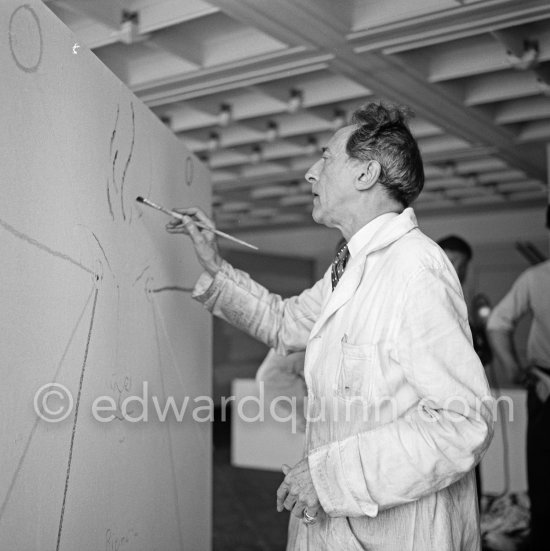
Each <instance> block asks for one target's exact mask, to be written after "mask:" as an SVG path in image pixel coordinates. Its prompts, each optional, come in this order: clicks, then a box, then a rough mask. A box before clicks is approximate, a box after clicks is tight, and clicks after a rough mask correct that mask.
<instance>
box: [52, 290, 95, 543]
mask: <svg viewBox="0 0 550 551" xmlns="http://www.w3.org/2000/svg"><path fill="white" fill-rule="evenodd" d="M98 293H99V291H98V289H96V290H95V293H94V304H93V306H92V315H91V318H90V328H89V330H88V338H87V340H86V349H85V351H84V360H83V362H82V371H81V373H80V381H79V384H78V395H77V398H76V402H75V410H74V420H73V430H72V433H71V443H70V446H69V460H68V462H67V475H66V477H65V489H64V491H63V503H62V505H61V517H60V519H59V530H58V532H57V545H56V548H55V549H56V551H59V545H60V543H61V534H62V530H63V518H64V516H65V505H66V503H67V494H68V491H69V479H70V476H71V464H72V459H73V449H74V441H75V436H76V424H77V421H78V409H79V406H80V398H81V396H82V385H83V383H84V372H85V371H86V362H87V360H88V352H89V350H90V341H91V338H92V330H93V327H94V319H95V311H96V306H97V296H98Z"/></svg>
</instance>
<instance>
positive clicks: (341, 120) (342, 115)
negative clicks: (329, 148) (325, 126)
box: [332, 109, 348, 130]
mask: <svg viewBox="0 0 550 551" xmlns="http://www.w3.org/2000/svg"><path fill="white" fill-rule="evenodd" d="M347 118H348V117H347V113H346V112H345V111H344V110H343V109H335V110H334V118H333V119H332V126H333V128H334V130H338V129H339V128H342V126H344V125H345V124H346V121H347Z"/></svg>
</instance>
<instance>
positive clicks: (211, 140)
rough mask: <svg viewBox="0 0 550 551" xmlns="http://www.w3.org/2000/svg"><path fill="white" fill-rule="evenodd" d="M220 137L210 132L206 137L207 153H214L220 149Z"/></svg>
mask: <svg viewBox="0 0 550 551" xmlns="http://www.w3.org/2000/svg"><path fill="white" fill-rule="evenodd" d="M220 142H221V140H220V135H219V134H218V133H217V132H210V135H209V136H208V149H209V151H216V149H218V148H219V147H220Z"/></svg>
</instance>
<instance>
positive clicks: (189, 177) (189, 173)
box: [185, 157, 195, 186]
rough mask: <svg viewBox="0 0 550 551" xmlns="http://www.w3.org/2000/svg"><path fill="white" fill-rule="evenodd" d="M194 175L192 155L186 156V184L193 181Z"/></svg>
mask: <svg viewBox="0 0 550 551" xmlns="http://www.w3.org/2000/svg"><path fill="white" fill-rule="evenodd" d="M194 177H195V163H194V162H193V157H187V159H185V182H186V183H187V185H188V186H190V185H191V184H192V183H193V178H194Z"/></svg>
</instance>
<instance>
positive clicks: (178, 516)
mask: <svg viewBox="0 0 550 551" xmlns="http://www.w3.org/2000/svg"><path fill="white" fill-rule="evenodd" d="M151 310H152V314H153V323H154V326H155V339H156V342H157V357H158V370H159V375H160V384H161V386H162V392H163V394H164V396H163V398H164V399H165V400H166V397H167V396H168V393H167V392H166V384H165V382H164V375H163V373H162V356H161V352H160V350H161V348H160V338H159V330H158V324H157V318H156V315H155V305H154V303H153V306H152V309H151ZM165 425H166V431H167V434H168V453H169V455H170V471H171V472H172V480H173V481H174V482H173V484H172V488H173V490H174V505H175V512H176V523H177V525H178V537H179V544H180V550H181V551H183V534H182V533H181V522H180V519H181V514H180V500H179V495H178V486H177V477H176V467H175V465H174V451H173V446H172V433H171V432H170V424H169V423H165Z"/></svg>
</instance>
